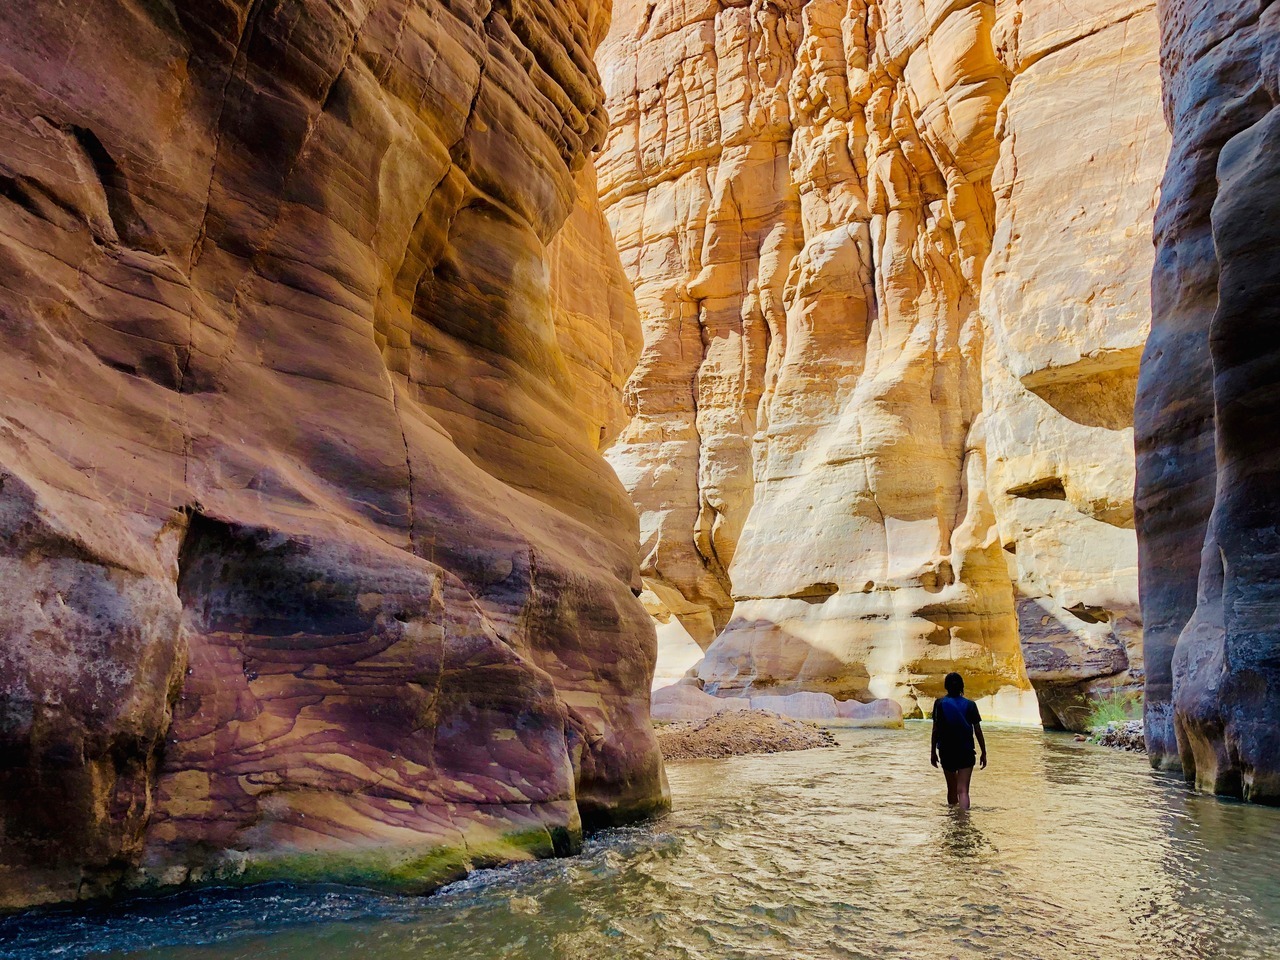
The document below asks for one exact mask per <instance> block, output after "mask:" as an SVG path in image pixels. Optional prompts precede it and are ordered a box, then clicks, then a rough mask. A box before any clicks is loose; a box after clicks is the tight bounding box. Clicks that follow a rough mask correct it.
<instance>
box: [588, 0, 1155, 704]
mask: <svg viewBox="0 0 1280 960" xmlns="http://www.w3.org/2000/svg"><path fill="white" fill-rule="evenodd" d="M597 59H598V60H599V62H600V64H601V67H602V72H603V77H604V82H605V88H606V91H607V92H608V101H607V105H608V109H609V112H610V116H611V129H610V133H609V137H608V140H607V141H606V144H605V149H604V152H603V154H602V156H601V159H600V162H599V170H600V188H601V197H602V200H603V203H604V206H605V211H606V215H607V216H608V218H609V221H610V224H611V225H612V227H613V233H614V236H615V239H616V241H617V244H618V249H619V253H620V255H621V257H622V262H623V265H624V267H625V269H626V270H627V273H628V274H629V275H630V277H631V279H632V281H633V283H634V285H635V292H636V299H637V306H638V309H639V311H640V316H641V320H642V322H643V323H644V327H645V351H644V354H643V355H642V357H641V360H640V365H639V367H638V368H637V371H636V373H635V374H634V375H633V376H632V379H631V381H630V383H629V384H628V387H627V401H628V409H629V412H630V413H631V420H630V422H629V423H628V424H627V426H626V427H625V428H624V430H623V432H622V434H621V437H620V438H619V441H618V442H617V443H616V444H615V445H614V446H613V447H612V448H611V449H610V450H609V452H608V454H607V456H608V457H609V459H610V461H611V462H612V463H613V464H614V466H615V467H616V468H617V469H618V473H619V476H621V477H622V479H623V481H624V483H625V484H626V485H627V488H628V489H629V490H630V491H631V494H632V497H633V499H634V500H635V502H636V506H637V509H638V510H639V512H640V515H641V552H642V555H643V560H642V573H643V575H644V578H645V585H646V588H647V593H646V602H647V606H648V607H649V609H650V611H651V613H654V614H655V615H656V618H657V620H658V630H659V635H660V637H661V638H663V639H666V638H667V637H671V640H670V643H671V646H672V648H673V651H675V652H677V653H678V652H680V651H683V653H684V656H683V659H681V660H680V661H679V663H678V669H676V670H673V671H668V672H664V673H663V680H665V681H667V682H670V681H671V680H673V679H676V676H677V675H678V674H679V673H680V672H682V669H679V668H693V669H694V670H696V678H697V683H698V684H699V685H701V686H702V687H703V688H704V689H705V690H707V691H709V692H714V693H716V694H718V695H721V696H726V695H729V696H737V697H745V696H757V695H759V694H761V693H764V692H768V693H780V694H790V693H794V692H799V691H812V692H822V693H827V694H830V695H832V696H834V697H836V698H839V699H845V700H864V701H865V700H868V699H872V698H890V699H893V700H895V701H897V702H898V703H899V704H900V705H901V706H902V707H903V709H904V711H905V712H906V713H907V715H908V716H910V715H916V716H918V715H920V714H921V712H922V711H923V712H927V710H928V709H929V707H930V705H931V703H932V699H933V698H934V697H936V696H938V695H939V694H940V693H941V680H942V676H943V675H944V674H945V673H947V672H948V671H949V670H951V669H957V670H960V671H961V672H963V673H964V674H965V677H966V681H967V684H968V689H969V691H970V694H971V695H973V696H976V697H978V698H979V699H980V702H982V703H983V707H984V711H985V713H986V715H988V716H990V717H995V718H1004V719H1011V720H1022V721H1033V722H1039V721H1041V720H1043V722H1044V723H1046V724H1047V725H1050V726H1066V727H1069V728H1073V729H1080V728H1081V725H1082V723H1083V722H1084V719H1085V716H1086V715H1087V713H1088V710H1089V704H1090V701H1091V700H1092V699H1094V698H1096V697H1098V696H1102V695H1105V693H1106V691H1108V690H1109V689H1112V688H1115V689H1120V690H1136V689H1140V688H1141V685H1142V682H1143V676H1144V674H1143V659H1142V615H1141V612H1140V610H1139V604H1138V590H1137V543H1136V535H1135V532H1134V522H1133V497H1132V489H1133V482H1134V467H1133V416H1132V409H1133V397H1134V391H1135V386H1136V380H1137V375H1138V360H1139V355H1140V352H1141V350H1142V345H1143V342H1144V340H1145V339H1146V335H1147V330H1148V328H1149V324H1150V303H1149V295H1148V287H1149V282H1150V275H1151V266H1152V250H1151V220H1152V215H1153V212H1154V207H1155V200H1156V194H1157V182H1158V179H1159V175H1160V171H1161V169H1162V167H1163V163H1164V157H1165V154H1166V153H1167V150H1168V135H1167V133H1166V131H1165V129H1164V120H1163V117H1162V116H1161V113H1160V109H1159V97H1160V73H1159V37H1158V29H1157V23H1156V11H1155V5H1154V3H1151V2H1135V0H1091V2H1090V3H1087V4H1084V5H1083V6H1081V5H1079V4H1073V5H1070V7H1068V6H1066V5H1063V4H1060V3H1057V2H1051V0H1018V2H1012V0H1009V2H1006V0H1001V2H991V0H977V2H958V3H957V2H952V3H941V2H929V3H922V2H911V0H855V2H846V0H810V2H798V0H792V2H784V3H771V2H763V0H752V2H749V3H741V4H720V3H697V2H690V3H675V2H671V3H666V2H663V3H656V4H655V3H650V2H646V3H640V2H634V0H624V2H622V3H620V4H619V5H618V7H617V8H616V9H615V12H614V24H613V27H612V30H611V32H610V35H609V37H608V38H607V39H606V41H605V44H604V46H603V47H602V48H601V51H600V53H599V54H598V56H597ZM695 644H696V647H695V646H694V645H695ZM660 659H661V658H660ZM695 663H696V667H694V666H693V665H694V664H695ZM661 667H662V664H661V662H660V672H661ZM1033 691H1034V694H1033Z"/></svg>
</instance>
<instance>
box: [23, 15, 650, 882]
mask: <svg viewBox="0 0 1280 960" xmlns="http://www.w3.org/2000/svg"><path fill="white" fill-rule="evenodd" d="M606 21H607V11H606V10H605V9H604V8H603V6H602V5H600V4H597V3H594V2H590V0H571V2H568V3H552V2H549V0H503V2H499V3H496V4H492V5H491V4H489V3H481V2H475V3H472V2H469V0H457V2H437V0H392V2H372V0H370V2H365V0H354V2H352V3H346V4H328V3H321V2H318V0H315V2H313V0H273V2H256V0H255V2H250V0H223V2H216V3H182V4H176V5H170V4H134V3H124V2H114V0H112V2H107V3H100V4H87V3H81V4H48V3H41V2H37V0H14V2H10V3H6V4H5V5H4V7H3V9H2V10H0V91H2V92H3V96H0V141H3V143H4V149H3V151H0V341H2V344H3V350H0V385H2V386H3V393H4V399H3V401H0V465H2V471H3V472H2V474H0V530H3V541H2V545H0V640H2V645H3V653H2V654H0V753H3V756H4V763H3V769H0V814H2V815H3V831H2V832H0V905H3V906H13V905H18V904H24V903H32V902H40V901H49V900H57V899H66V898H74V897H85V896H90V895H94V894H98V893H102V892H106V891H110V890H112V889H116V888H118V886H119V885H120V884H121V883H124V884H126V885H128V884H155V883H179V882H184V881H187V880H192V881H194V880H199V879H202V878H211V877H218V878H225V879H237V878H238V879H240V880H249V879H255V878H267V877H273V876H282V877H287V878H295V879H344V880H351V881H355V882H368V883H373V884H376V885H381V886H388V887H393V888H396V889H409V890H421V889H428V888H430V887H431V886H432V885H434V884H436V883H439V882H440V881H441V880H442V879H445V878H447V877H449V876H454V875H457V874H458V873H459V872H460V871H463V870H465V869H467V868H468V867H469V866H471V865H474V864H477V863H486V862H493V861H499V860H504V859H512V858H517V857H526V856H529V855H531V854H549V853H552V852H553V851H563V850H567V849H571V848H572V847H573V846H574V845H575V843H576V842H577V839H578V837H579V836H580V832H581V827H582V824H583V822H584V821H596V822H601V821H609V820H612V819H617V818H623V817H628V816H633V815H636V814H639V813H643V812H645V811H648V810H652V809H654V808H655V807H658V806H660V805H661V804H662V803H663V801H664V790H665V788H664V784H663V780H662V774H661V766H660V758H659V754H658V751H657V747H656V743H655V740H654V737H653V734H652V731H651V729H650V725H649V719H648V688H649V677H650V674H651V671H652V666H653V628H652V626H651V624H650V621H649V619H648V617H647V616H646V614H645V612H644V609H643V608H642V606H641V604H640V603H639V602H638V601H637V599H636V598H635V596H633V592H638V591H639V589H640V578H639V575H638V572H637V570H636V564H635V559H634V541H635V536H636V528H635V515H634V511H633V508H632V506H631V504H630V502H629V501H628V499H627V497H626V494H625V492H624V490H623V489H622V487H621V486H620V485H619V484H618V482H617V479H616V477H615V476H614V474H613V472H612V471H611V470H610V468H609V467H608V465H607V464H606V463H605V461H604V460H603V459H602V458H601V456H600V455H599V453H598V450H599V447H600V445H601V444H602V443H604V442H607V441H608V440H609V439H611V437H612V435H613V433H615V432H616V431H617V430H618V429H619V428H620V427H621V426H622V423H623V421H624V417H623V415H622V414H621V412H620V411H621V408H620V406H619V403H618V397H617V391H618V389H619V387H620V386H621V384H622V383H623V382H624V381H625V378H626V376H627V373H628V372H629V369H630V367H631V364H632V361H633V358H634V354H635V350H636V349H637V347H638V345H639V342H640V337H639V328H638V325H637V324H636V318H635V313H634V305H633V302H632V301H631V297H630V292H629V286H628V283H627V281H626V278H625V277H624V275H623V274H621V273H620V272H619V270H620V268H619V264H618V262H617V259H616V256H615V255H614V254H613V252H612V247H611V246H610V245H609V244H608V243H607V242H606V238H607V230H606V229H605V225H604V222H603V220H602V219H601V217H600V212H599V209H598V207H597V205H596V203H595V190H594V186H593V182H592V171H591V169H590V166H589V163H588V160H587V158H588V155H589V153H590V152H591V151H592V149H593V148H594V147H595V145H596V144H597V143H598V142H599V141H600V139H601V137H602V135H603V131H604V124H605V120H604V114H603V112H602V110H601V91H600V87H599V84H598V80H597V75H596V71H595V68H594V66H593V64H592V60H591V53H592V50H593V48H594V46H595V45H596V43H597V42H598V40H599V39H600V37H601V36H602V35H603V33H604V30H605V27H606ZM575 205H576V207H575ZM566 222H567V223H566ZM549 268H550V270H551V271H552V272H554V274H555V278H554V279H552V278H551V277H549Z"/></svg>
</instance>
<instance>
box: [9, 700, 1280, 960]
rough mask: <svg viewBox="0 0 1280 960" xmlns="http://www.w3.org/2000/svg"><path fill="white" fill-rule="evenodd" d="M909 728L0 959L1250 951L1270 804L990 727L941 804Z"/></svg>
mask: <svg viewBox="0 0 1280 960" xmlns="http://www.w3.org/2000/svg"><path fill="white" fill-rule="evenodd" d="M926 738H927V729H926V728H925V727H924V726H923V725H913V726H911V727H909V729H908V730H907V731H906V732H849V733H842V734H841V735H840V745H839V747H836V748H831V749H824V750H813V751H807V752H804V753H795V754H783V755H775V756H769V757H738V758H733V759H728V760H712V761H694V762H688V763H682V764H673V765H672V766H671V768H670V771H669V774H670V780H671V786H672V791H673V793H674V796H675V801H676V812H675V813H674V814H672V815H671V816H670V817H669V818H667V819H666V820H664V821H662V822H661V823H658V824H650V825H647V826H641V827H631V828H624V829H619V830H613V831H608V832H607V833H604V834H601V835H599V836H597V837H594V838H592V839H591V840H590V841H589V842H588V844H587V847H586V850H585V851H584V852H583V854H582V855H581V856H579V857H575V858H571V859H567V860H554V861H543V862H540V863H531V864H522V865H520V866H518V867H516V868H513V869H510V870H485V871H479V872H477V873H475V874H473V875H472V876H470V877H468V878H467V879H466V880H463V881H461V882H459V883H455V884H453V885H451V886H449V887H447V888H445V889H444V890H442V891H441V892H440V893H439V894H437V895H436V896H434V897H431V898H428V899H423V900H419V899H411V898H395V897H383V896H378V895H375V894H369V893H364V892H360V891H351V890H343V889H336V888H321V889H316V888H310V889H295V888H289V887H284V886H278V887H268V888H259V889H257V890H255V891H252V892H239V893H233V892H204V893H199V894H184V895H182V896H178V897H172V898H167V899H163V900H152V901H145V902H136V903H132V904H129V905H126V906H123V907H112V908H96V909H88V910H85V909H78V910H70V909H61V910H49V911H37V912H33V913H29V914H25V915H22V916H18V917H11V918H8V919H6V920H3V921H0V958H4V960H36V958H39V960H45V958H51V960H82V958H112V960H125V958H137V960H143V958H146V960H250V958H252V960H338V958H348V957H360V958H362V960H364V958H368V960H402V958H403V960H409V958H413V960H429V958H435V957H441V958H444V957H448V958H490V957H492V958H498V957H502V958H523V957H527V958H530V960H548V958H555V960H774V958H777V960H796V958H805V960H865V958H876V960H939V958H943V960H945V958H956V960H974V958H987V957H1018V958H1027V960H1063V958H1071V960H1075V958H1080V960H1092V958H1098V960H1164V958H1169V960H1175V958H1176V960H1192V958H1204V960H1262V958H1274V957H1275V956H1276V951H1275V948H1274V946H1273V945H1274V944H1275V943H1277V942H1280V811H1277V810H1267V809H1259V808H1254V807H1247V806H1244V805H1242V804H1235V803H1226V802H1222V801H1218V800H1214V799H1212V798H1206V797H1198V796H1193V795H1190V794H1188V793H1187V792H1186V791H1185V790H1184V789H1183V788H1182V786H1181V784H1180V783H1178V782H1177V781H1176V780H1174V779H1171V778H1169V777H1167V776H1162V775H1159V774H1154V773H1152V772H1151V771H1150V770H1149V769H1148V768H1147V766H1146V764H1145V762H1144V761H1143V760H1142V759H1141V758H1136V757H1133V756H1129V755H1125V754H1117V753H1112V752H1110V751H1105V750H1101V749H1098V748H1092V747H1086V746H1082V745H1080V744H1077V743H1075V742H1074V741H1073V740H1072V739H1071V738H1069V737H1063V736H1054V735H1048V734H1041V733H1038V732H1035V731H1028V730H1018V729H999V728H996V729H993V730H991V731H990V732H989V741H990V744H991V755H992V760H993V763H992V767H991V769H989V770H987V771H985V772H982V771H980V772H978V773H977V774H976V775H975V782H974V809H973V810H972V812H971V813H970V814H968V815H963V814H957V813H954V812H952V811H949V810H948V809H947V808H946V805H945V803H944V802H943V794H942V789H941V788H942V784H941V777H940V776H939V775H938V774H937V772H936V771H933V770H931V769H930V768H929V766H928V764H927V759H926V758H927V739H926Z"/></svg>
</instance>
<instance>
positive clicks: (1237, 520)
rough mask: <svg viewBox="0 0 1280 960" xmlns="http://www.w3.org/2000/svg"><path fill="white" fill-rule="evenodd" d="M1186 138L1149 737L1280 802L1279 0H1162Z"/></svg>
mask: <svg viewBox="0 0 1280 960" xmlns="http://www.w3.org/2000/svg"><path fill="white" fill-rule="evenodd" d="M1161 28H1162V40H1163V51H1162V64H1163V73H1164V82H1165V111H1166V113H1167V115H1168V117H1169V121H1170V125H1171V127H1172V130H1173V149H1172V152H1171V153H1170V156H1169V164H1168V168H1167V171H1166V173H1165V180H1164V187H1163V190H1162V196H1161V205H1160V211H1159V214H1158V217H1157V220H1156V241H1157V256H1156V269H1155V274H1154V278H1153V283H1152V291H1153V306H1154V314H1153V322H1152V331H1151V337H1150V339H1149V340H1148V342H1147V349H1146V352H1145V354H1144V355H1143V359H1142V374H1141V378H1140V383H1139V389H1138V405H1137V434H1138V437H1137V445H1138V494H1137V503H1136V505H1137V526H1138V536H1139V545H1140V548H1141V558H1142V603H1143V612H1144V615H1145V618H1146V622H1147V636H1146V648H1147V658H1148V665H1149V673H1148V678H1147V700H1146V703H1147V716H1146V721H1147V743H1148V748H1149V750H1150V753H1151V757H1152V762H1153V763H1155V764H1157V765H1158V766H1164V767H1169V768H1177V767H1178V766H1181V768H1182V770H1183V772H1184V773H1185V774H1186V776H1187V777H1188V778H1189V779H1193V780H1194V781H1195V782H1196V783H1197V785H1199V786H1200V787H1202V788H1203V789H1207V790H1215V791H1218V792H1223V793H1231V794H1236V795H1241V796H1243V797H1245V798H1247V799H1250V800H1257V801H1261V802H1265V803H1280V713H1277V706H1278V705H1280V627H1278V624H1280V618H1277V613H1276V611H1277V609H1280V606H1278V605H1280V577H1277V573H1276V570H1277V566H1276V564H1277V558H1278V557H1280V539H1277V538H1278V536H1280V534H1277V525H1276V518H1277V516H1280V492H1278V491H1280V486H1278V482H1280V449H1278V448H1277V442H1276V441H1277V437H1276V429H1275V423H1276V419H1275V410H1276V403H1277V393H1278V389H1280V388H1277V384H1280V342H1278V341H1277V336H1278V334H1277V330H1278V329H1280V327H1278V326H1277V319H1278V318H1277V315H1276V313H1277V309H1280V308H1278V307H1277V304H1278V303H1280V300H1277V297H1276V289H1277V288H1276V284H1277V277H1278V276H1280V266H1278V265H1277V259H1276V249H1277V245H1278V244H1280V235H1278V233H1277V210H1276V202H1277V201H1276V197H1277V195H1278V194H1277V188H1278V187H1280V150H1278V147H1280V124H1278V121H1280V113H1278V112H1277V110H1276V107H1275V104H1276V102H1277V100H1278V99H1280V90H1278V89H1277V85H1276V76H1275V70H1274V62H1275V54H1276V50H1277V37H1280V8H1278V7H1276V6H1275V5H1273V4H1269V3H1267V2H1263V0H1248V2H1243V3H1240V2H1225V0H1223V2H1218V0H1188V2H1183V0H1172V2H1168V3H1163V4H1161Z"/></svg>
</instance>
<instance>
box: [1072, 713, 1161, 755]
mask: <svg viewBox="0 0 1280 960" xmlns="http://www.w3.org/2000/svg"><path fill="white" fill-rule="evenodd" d="M1086 739H1087V740H1088V741H1089V742H1090V743H1096V744H1098V746H1100V747H1113V748H1114V749H1116V750H1128V751H1129V752H1131V753H1146V752H1147V739H1146V735H1145V734H1144V732H1143V729H1142V721H1141V720H1127V721H1125V722H1124V723H1108V724H1107V725H1106V726H1105V727H1094V728H1093V730H1092V731H1090V733H1089V736H1088V737H1087V738H1086Z"/></svg>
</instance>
